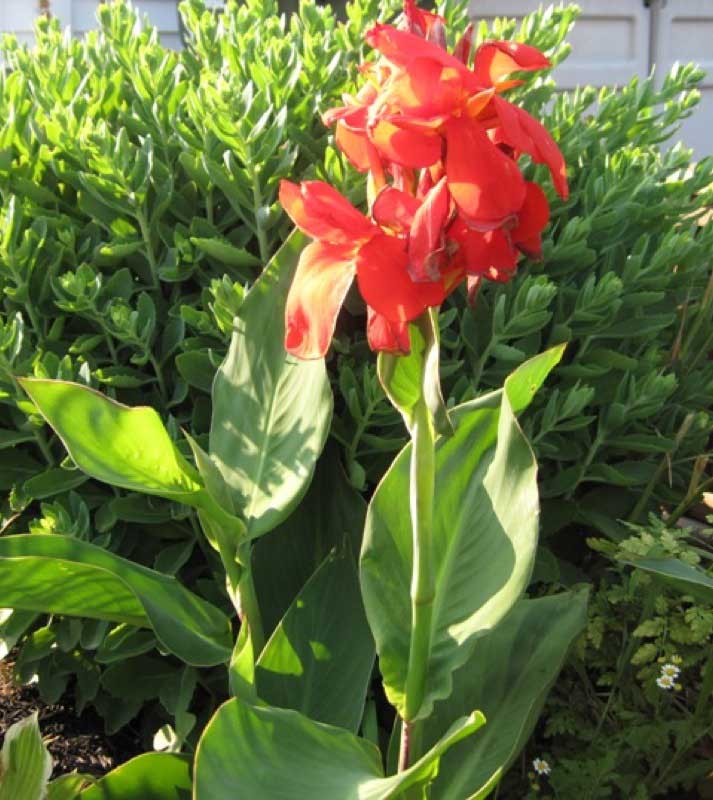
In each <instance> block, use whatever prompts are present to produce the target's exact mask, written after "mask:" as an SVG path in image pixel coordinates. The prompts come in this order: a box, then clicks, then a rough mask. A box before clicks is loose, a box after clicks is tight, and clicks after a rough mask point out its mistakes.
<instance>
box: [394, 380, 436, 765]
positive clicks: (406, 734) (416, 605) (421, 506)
mask: <svg viewBox="0 0 713 800" xmlns="http://www.w3.org/2000/svg"><path fill="white" fill-rule="evenodd" d="M411 437H412V441H413V445H412V450H411V498H410V501H411V527H412V530H413V574H412V579H411V645H410V648H409V659H408V668H407V673H406V692H405V694H406V698H405V708H404V725H403V730H402V737H401V756H400V759H399V762H400V763H399V767H400V769H405V768H406V767H407V766H408V762H409V741H410V737H411V732H412V730H411V729H412V723H413V721H414V719H415V718H416V715H417V714H418V712H419V710H420V708H421V706H422V704H423V699H424V696H425V693H426V680H427V677H428V662H429V656H430V652H431V636H432V619H433V599H434V596H435V574H434V570H433V495H434V490H435V481H436V457H435V432H434V428H433V420H432V418H431V413H430V411H429V409H428V407H427V405H426V401H425V400H424V398H423V395H422V397H421V399H420V400H419V402H418V404H417V405H416V407H415V409H414V424H413V426H412V429H411Z"/></svg>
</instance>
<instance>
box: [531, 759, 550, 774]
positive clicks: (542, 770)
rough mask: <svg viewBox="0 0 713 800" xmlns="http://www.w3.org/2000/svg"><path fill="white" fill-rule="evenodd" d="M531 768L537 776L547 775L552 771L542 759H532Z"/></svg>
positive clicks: (547, 762)
mask: <svg viewBox="0 0 713 800" xmlns="http://www.w3.org/2000/svg"><path fill="white" fill-rule="evenodd" d="M532 768H533V769H534V770H535V772H536V773H537V774H538V775H549V774H550V772H551V771H552V767H551V766H550V764H549V761H545V759H544V758H536V759H534V760H533V762H532Z"/></svg>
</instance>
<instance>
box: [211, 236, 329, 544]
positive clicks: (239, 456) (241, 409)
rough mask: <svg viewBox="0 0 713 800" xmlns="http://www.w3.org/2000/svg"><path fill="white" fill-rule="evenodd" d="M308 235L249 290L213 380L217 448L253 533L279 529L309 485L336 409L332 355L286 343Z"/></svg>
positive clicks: (291, 244) (289, 245) (214, 452)
mask: <svg viewBox="0 0 713 800" xmlns="http://www.w3.org/2000/svg"><path fill="white" fill-rule="evenodd" d="M303 246H304V237H303V236H302V234H299V233H295V234H293V235H292V236H291V237H290V238H289V239H288V240H287V241H286V242H285V244H284V245H283V246H282V247H281V248H280V250H279V251H278V252H277V254H276V255H275V256H274V258H273V259H272V261H271V262H270V263H269V264H268V266H267V267H266V269H265V271H264V272H263V274H262V275H261V277H260V279H259V280H258V281H256V283H255V285H254V286H253V287H252V289H251V290H250V291H249V292H248V295H247V297H246V298H245V301H244V303H243V304H242V306H241V307H240V311H239V312H238V316H237V317H236V318H235V331H234V333H233V338H232V341H231V343H230V350H229V352H228V355H227V357H226V359H225V361H224V362H223V364H222V365H221V367H220V369H219V370H218V373H217V375H216V377H215V382H214V384H213V420H212V424H211V432H210V448H209V449H210V453H211V457H212V458H213V459H214V460H215V463H216V464H217V465H218V467H219V469H220V471H221V473H222V475H223V478H224V480H225V482H226V483H227V484H228V486H229V487H230V490H231V492H232V493H233V495H234V499H235V500H234V502H235V508H236V509H237V510H238V511H239V512H240V513H242V515H243V517H244V518H245V520H246V522H247V526H248V532H249V534H250V536H251V537H256V536H260V535H262V534H263V533H267V531H269V530H272V529H273V528H274V527H275V526H276V525H278V524H279V523H280V522H281V521H282V520H283V519H285V518H286V517H287V516H288V515H289V513H290V512H291V510H292V509H293V508H294V506H295V505H296V504H297V503H298V502H299V500H300V498H301V497H302V495H303V494H304V492H305V491H306V489H307V486H308V485H309V482H310V479H311V477H312V473H313V471H314V465H315V463H316V461H317V458H318V456H319V454H320V452H321V450H322V447H323V445H324V442H325V439H326V437H327V433H328V431H329V423H330V420H331V416H332V393H331V390H330V387H329V381H328V380H327V372H326V369H325V366H324V360H323V359H319V360H315V361H299V360H297V359H295V358H293V357H292V356H289V355H288V354H287V352H286V351H285V346H284V336H285V324H284V315H285V302H286V299H287V292H288V290H289V287H290V283H291V281H292V276H293V274H294V270H295V267H296V266H297V260H298V258H299V255H300V252H301V250H302V247H303Z"/></svg>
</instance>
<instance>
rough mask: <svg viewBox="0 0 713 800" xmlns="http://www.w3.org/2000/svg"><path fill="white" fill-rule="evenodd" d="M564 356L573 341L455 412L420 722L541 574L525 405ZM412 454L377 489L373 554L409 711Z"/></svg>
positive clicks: (369, 584) (369, 545)
mask: <svg viewBox="0 0 713 800" xmlns="http://www.w3.org/2000/svg"><path fill="white" fill-rule="evenodd" d="M561 355H562V349H561V348H557V349H555V350H551V351H548V352H547V353H544V354H542V355H541V356H538V357H537V358H536V359H533V360H532V361H531V362H528V363H527V364H525V365H523V366H522V367H521V368H520V369H519V370H517V371H516V372H515V373H513V375H511V376H510V377H509V378H508V380H507V382H506V385H505V390H504V391H498V392H493V393H492V394H489V395H487V396H485V397H481V398H478V399H477V400H474V401H472V402H470V403H465V404H464V405H462V406H459V407H457V408H455V409H453V410H452V412H451V414H450V416H451V420H452V422H453V425H454V428H455V432H454V434H453V435H452V436H451V437H449V438H445V437H441V438H440V439H439V440H438V441H437V443H436V486H435V512H434V520H433V557H434V559H435V568H434V573H435V576H436V577H435V596H434V601H433V614H432V625H431V648H430V658H429V663H428V678H427V686H426V694H425V699H424V702H423V703H422V706H421V709H420V711H419V712H418V715H417V716H418V717H424V716H427V715H428V714H429V713H430V710H431V708H432V706H433V703H434V701H436V700H439V699H442V698H445V697H448V695H449V693H450V690H451V675H452V673H453V671H454V670H456V669H457V668H458V667H460V666H461V665H462V664H463V663H465V661H466V660H467V659H468V657H469V656H470V653H471V652H472V649H473V646H474V644H475V640H476V638H477V637H478V636H479V635H482V634H483V633H484V632H486V631H488V630H490V629H492V628H493V627H494V626H495V625H497V623H498V622H499V621H500V620H501V619H502V618H503V617H504V616H505V614H506V613H507V612H508V611H509V610H510V609H511V608H512V606H513V604H514V603H515V602H516V601H517V599H518V598H519V596H520V595H521V593H522V592H523V591H524V589H525V588H526V586H527V583H528V581H529V577H530V573H531V570H532V566H533V563H534V556H535V550H536V546H537V525H538V513H539V507H538V495H537V480H536V473H537V465H536V463H535V458H534V455H533V454H532V451H531V449H530V446H529V445H528V443H527V441H526V440H525V438H524V436H523V434H522V432H521V430H520V428H519V426H518V424H517V421H516V419H515V417H514V414H513V405H514V406H515V409H516V410H520V409H522V408H524V407H525V406H526V405H527V404H528V403H529V401H530V399H531V398H532V397H533V396H534V393H535V391H536V390H537V388H538V386H539V385H541V383H542V381H544V379H545V377H546V375H547V373H548V372H549V370H551V369H552V367H554V365H555V364H556V363H557V362H558V361H559V359H560V357H561ZM511 399H512V405H511ZM496 443H497V444H496ZM493 445H496V446H493ZM410 455H411V445H410V444H409V445H407V446H406V447H405V448H404V449H403V450H402V451H401V453H400V454H399V455H398V456H397V458H396V460H395V461H394V463H393V464H392V466H391V468H390V469H389V471H388V472H387V473H386V475H385V476H384V478H383V480H382V481H381V483H380V484H379V486H378V488H377V490H376V492H375V493H374V496H373V498H372V500H371V503H370V506H369V512H368V514H367V522H366V528H365V534H364V545H363V549H362V554H361V583H362V594H363V596H364V604H365V607H366V611H367V617H368V619H369V624H370V626H371V629H372V632H373V634H374V638H375V639H376V649H377V652H378V654H379V665H380V668H381V672H382V675H383V677H384V685H385V689H386V693H387V695H388V697H389V700H390V701H391V702H392V703H393V704H394V705H395V706H396V707H397V708H398V709H399V711H400V712H403V710H404V688H405V684H406V672H407V666H408V657H409V648H410V639H411V597H410V587H411V576H412V571H413V548H412V535H411V519H410V515H409V505H408V502H407V498H408V497H409V481H410V479H409V461H410Z"/></svg>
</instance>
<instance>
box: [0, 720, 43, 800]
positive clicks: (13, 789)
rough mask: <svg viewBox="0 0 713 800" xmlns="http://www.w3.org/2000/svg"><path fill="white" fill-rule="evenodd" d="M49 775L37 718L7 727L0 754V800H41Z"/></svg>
mask: <svg viewBox="0 0 713 800" xmlns="http://www.w3.org/2000/svg"><path fill="white" fill-rule="evenodd" d="M51 774H52V758H51V757H50V754H49V752H48V751H47V748H46V747H45V745H44V742H43V741H42V734H41V733H40V728H39V725H38V724H37V714H36V713H35V714H33V715H32V716H30V717H27V718H26V719H23V720H22V721H21V722H16V723H15V724H14V725H11V726H10V728H8V730H7V732H6V733H5V741H4V743H3V747H2V751H0V800H43V798H45V797H46V796H47V783H48V781H49V779H50V775H51Z"/></svg>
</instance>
